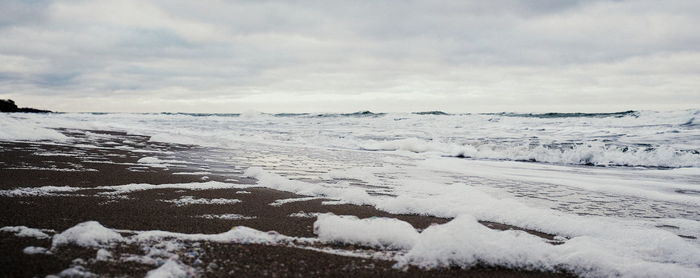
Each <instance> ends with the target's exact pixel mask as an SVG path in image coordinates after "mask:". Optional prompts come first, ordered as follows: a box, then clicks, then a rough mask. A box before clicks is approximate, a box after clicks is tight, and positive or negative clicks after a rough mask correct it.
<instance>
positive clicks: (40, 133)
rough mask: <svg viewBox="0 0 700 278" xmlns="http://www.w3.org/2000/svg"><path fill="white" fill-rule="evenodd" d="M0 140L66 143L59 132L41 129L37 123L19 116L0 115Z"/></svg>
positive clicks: (64, 137)
mask: <svg viewBox="0 0 700 278" xmlns="http://www.w3.org/2000/svg"><path fill="white" fill-rule="evenodd" d="M0 130H1V131H0V140H4V141H15V140H17V141H24V140H29V141H34V140H52V141H60V142H63V141H67V140H68V137H66V136H65V135H63V134H61V133H60V132H58V131H56V130H53V129H49V128H46V127H43V126H42V124H41V123H38V121H33V120H29V119H26V118H24V117H23V116H19V115H10V114H5V113H2V114H0Z"/></svg>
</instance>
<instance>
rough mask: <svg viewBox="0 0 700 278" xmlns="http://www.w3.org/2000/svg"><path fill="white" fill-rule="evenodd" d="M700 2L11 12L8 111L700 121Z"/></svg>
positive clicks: (3, 68) (3, 23)
mask: <svg viewBox="0 0 700 278" xmlns="http://www.w3.org/2000/svg"><path fill="white" fill-rule="evenodd" d="M699 26H700V1H697V0H687V1H684V0H679V1H674V0H671V1H554V0H535V1H532V0H530V1H434V0H431V1H217V0H208V1H184V0H182V1H181V0H152V1H145V0H140V1H131V0H119V1H101V0H88V1H82V0H64V1H50V0H17V1H15V0H0V98H12V99H15V100H16V101H17V102H18V103H19V104H20V106H35V107H41V108H48V109H53V110H60V111H122V112H158V111H183V112H240V111H248V110H256V111H264V112H321V111H326V112H333V111H343V112H348V111H358V110H372V111H388V112H399V111H423V110H443V111H449V112H493V111H521V112H524V111H533V112H538V111H562V112H566V111H574V110H576V111H619V110H627V109H653V110H668V109H685V108H698V107H700V31H698V30H700V29H699V28H700V27H699Z"/></svg>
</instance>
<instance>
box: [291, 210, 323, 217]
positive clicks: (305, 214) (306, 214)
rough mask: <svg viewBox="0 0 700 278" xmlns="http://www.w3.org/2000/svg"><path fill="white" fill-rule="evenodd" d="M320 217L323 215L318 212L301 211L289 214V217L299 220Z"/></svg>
mask: <svg viewBox="0 0 700 278" xmlns="http://www.w3.org/2000/svg"><path fill="white" fill-rule="evenodd" d="M319 215H321V213H318V212H303V211H299V212H295V213H291V214H289V217H297V218H316V217H318V216H319Z"/></svg>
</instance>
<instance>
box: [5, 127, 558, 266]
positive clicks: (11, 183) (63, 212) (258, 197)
mask: <svg viewBox="0 0 700 278" xmlns="http://www.w3.org/2000/svg"><path fill="white" fill-rule="evenodd" d="M61 132H63V133H72V134H70V135H71V136H72V137H75V138H81V136H82V138H83V139H84V140H85V142H83V143H77V144H76V143H72V144H58V145H57V144H44V143H41V142H1V143H0V147H1V150H2V153H1V154H2V155H1V157H2V158H1V159H0V160H1V161H0V162H1V164H0V166H1V168H2V169H0V175H2V176H3V177H4V178H3V179H0V189H3V190H11V189H13V188H23V187H40V186H71V187H75V186H78V187H81V188H95V187H100V186H119V185H125V184H154V185H159V184H179V183H193V182H202V181H217V182H229V183H230V182H231V175H234V176H236V178H235V179H234V180H235V183H237V184H243V185H248V186H250V185H251V184H254V182H255V181H254V180H252V179H250V178H246V177H243V176H242V175H240V171H239V169H236V168H235V167H232V168H231V171H230V172H229V173H228V175H220V174H219V173H209V172H202V169H204V168H206V165H203V164H202V163H201V162H202V161H200V162H195V163H192V162H187V161H184V162H187V163H183V164H181V165H169V166H167V167H158V166H155V167H154V165H143V163H139V160H140V159H143V158H145V157H151V156H152V155H154V154H163V153H167V154H170V155H184V156H188V155H196V154H197V153H199V152H202V151H204V149H202V148H200V147H195V146H187V145H175V144H162V143H154V142H149V141H148V137H146V136H137V135H127V134H124V133H118V132H103V131H94V130H92V131H77V130H61ZM100 134H102V135H109V136H108V137H103V139H104V138H109V139H104V140H103V139H100V138H101V137H100V136H99V135H100ZM114 137H117V138H121V141H119V142H115V141H117V140H114ZM109 142H111V143H109ZM86 143H89V144H86ZM118 146H129V148H128V149H127V148H118ZM204 163H205V162H204ZM59 169H60V170H59ZM67 169H72V170H67ZM98 191H99V190H94V192H91V190H83V191H81V192H80V193H81V194H72V195H70V194H66V195H61V194H55V195H52V196H13V197H7V196H0V199H3V201H2V202H0V203H1V204H2V214H3V215H2V217H0V219H1V220H0V226H2V227H6V226H27V227H31V228H41V229H51V230H54V231H57V232H60V231H63V230H65V229H68V228H70V227H73V226H74V225H76V224H78V223H81V222H84V221H98V222H99V223H100V224H102V225H104V226H105V227H109V228H113V229H119V230H131V231H148V230H162V231H169V232H178V233H186V234H197V233H203V234H216V233H224V232H226V231H229V230H230V229H231V228H232V227H235V226H246V227H250V228H253V229H256V230H259V231H275V232H277V233H279V234H282V235H286V236H293V237H315V234H314V232H313V223H314V221H315V217H290V215H291V214H294V213H300V212H304V213H328V212H330V213H334V214H336V215H354V216H357V217H359V218H369V217H391V218H396V219H400V220H403V221H406V222H408V223H410V224H411V225H413V226H414V227H415V228H417V229H424V228H426V227H428V226H430V225H431V224H433V223H435V224H442V223H445V222H447V221H449V219H444V218H435V217H427V216H418V215H392V214H389V213H386V212H382V211H378V210H376V209H374V208H373V207H370V206H357V205H348V204H335V205H328V204H325V205H324V204H323V200H322V199H312V200H306V201H294V202H289V203H284V204H281V205H279V206H272V205H270V204H271V203H273V202H275V201H276V200H280V199H292V198H303V197H306V196H301V195H296V194H293V193H288V192H283V191H278V190H273V189H267V188H259V187H248V188H245V189H241V190H231V189H213V190H196V191H195V190H182V189H172V188H171V189H151V190H143V191H136V192H130V193H128V194H126V195H125V196H122V198H108V199H105V197H104V196H98V194H97V193H98ZM241 191H243V192H249V193H245V194H236V192H241ZM91 193H92V194H91ZM183 196H192V197H193V198H194V199H209V200H214V199H222V198H223V199H228V200H231V199H236V200H239V202H237V203H235V204H190V205H184V206H177V205H174V204H173V203H169V202H165V201H164V200H178V199H182V198H183ZM227 214H228V215H241V216H245V217H254V218H253V219H216V218H215V219H208V218H203V217H201V216H204V215H215V216H218V215H227ZM482 224H485V226H487V227H490V228H494V229H501V230H503V229H517V227H512V226H508V225H503V224H498V223H491V222H488V223H482ZM529 232H530V233H532V234H535V235H538V236H542V237H544V238H550V239H551V235H546V234H542V233H537V232H532V231H529ZM0 235H1V236H2V246H1V247H0V249H1V250H0V251H1V252H2V253H3V254H10V255H8V256H3V259H2V262H0V267H1V268H2V269H3V270H4V273H6V274H10V275H11V276H35V275H48V274H56V273H60V272H61V271H63V270H64V269H68V268H70V267H72V265H74V264H75V262H74V261H75V259H76V258H82V261H83V262H85V263H82V264H78V265H79V266H81V267H83V268H85V269H87V270H89V271H93V272H94V273H96V274H98V275H110V276H116V275H128V276H142V275H143V274H144V273H146V272H148V271H150V270H152V269H153V268H154V267H153V266H152V265H145V266H144V265H139V264H133V263H128V264H124V263H119V260H115V261H111V262H109V261H108V262H104V261H94V262H91V260H90V259H91V258H92V257H95V252H96V250H95V249H94V248H75V247H69V248H59V249H57V250H56V251H53V252H52V254H51V255H45V254H40V255H26V254H23V253H22V250H23V248H25V247H27V246H43V247H49V242H50V240H47V239H44V240H31V239H27V238H19V237H16V236H13V235H11V234H8V233H0ZM188 244H189V243H188ZM193 246H197V247H196V248H195V247H193ZM119 248H122V249H124V250H125V252H124V253H123V254H115V255H113V256H114V257H115V258H119V257H121V256H123V255H124V254H131V253H138V252H136V250H133V249H138V248H139V247H137V246H135V245H133V246H129V245H127V246H122V247H119ZM119 248H117V249H119ZM192 248H194V249H197V250H200V251H201V252H200V251H198V252H200V255H199V257H198V258H197V259H198V260H200V261H201V262H200V263H201V264H207V265H209V266H211V265H212V263H214V265H217V266H218V267H213V268H212V267H208V268H207V267H204V268H203V269H204V272H203V273H198V274H201V275H203V276H221V275H228V274H239V275H240V274H243V275H249V276H252V275H256V276H257V275H261V276H308V275H318V276H377V275H381V276H402V277H405V276H407V277H416V276H421V277H423V276H429V277H454V276H459V277H484V276H489V277H494V276H496V277H564V276H568V275H567V274H560V273H542V272H530V271H524V270H509V269H503V268H490V267H478V266H477V267H474V268H470V269H467V270H464V269H433V270H422V269H418V268H415V267H410V268H409V269H407V270H402V269H396V268H393V267H392V266H393V264H394V263H393V262H392V261H386V260H377V259H367V258H357V257H350V256H341V255H335V254H329V253H323V252H318V251H313V250H305V249H300V248H294V247H288V246H274V245H264V244H262V245H261V244H237V243H220V242H204V243H201V242H200V243H199V244H194V245H192V246H186V247H184V248H183V249H182V250H180V251H178V252H186V251H191V250H189V249H192ZM341 248H346V249H351V250H352V249H358V250H361V249H362V248H363V247H358V246H342V247H341ZM233 250H235V251H233ZM130 252H131V253H130ZM217 262H218V263H217ZM230 271H233V273H229V272H230Z"/></svg>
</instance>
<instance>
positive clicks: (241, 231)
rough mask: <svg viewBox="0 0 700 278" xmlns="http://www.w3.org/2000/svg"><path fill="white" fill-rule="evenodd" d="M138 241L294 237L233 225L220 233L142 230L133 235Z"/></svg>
mask: <svg viewBox="0 0 700 278" xmlns="http://www.w3.org/2000/svg"><path fill="white" fill-rule="evenodd" d="M133 238H134V239H135V240H138V241H158V240H164V239H169V238H175V239H180V240H188V241H212V242H224V243H226V242H228V243H241V244H251V243H256V244H274V243H278V242H287V241H294V240H295V238H293V237H288V236H284V235H280V234H278V233H266V232H262V231H258V230H255V229H251V228H248V227H244V226H236V227H233V228H232V229H231V230H230V231H227V232H224V233H220V234H183V233H174V232H166V231H144V232H139V233H138V234H137V235H135V236H134V237H133Z"/></svg>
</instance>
